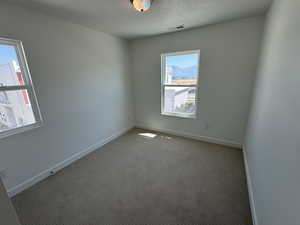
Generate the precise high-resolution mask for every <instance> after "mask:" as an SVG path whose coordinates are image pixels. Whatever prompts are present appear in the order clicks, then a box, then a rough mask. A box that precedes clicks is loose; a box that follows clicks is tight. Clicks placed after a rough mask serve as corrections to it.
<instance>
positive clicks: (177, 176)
mask: <svg viewBox="0 0 300 225" xmlns="http://www.w3.org/2000/svg"><path fill="white" fill-rule="evenodd" d="M147 133H153V132H150V131H146V130H141V129H133V130H131V131H130V132H128V133H127V134H125V135H123V136H122V137H120V138H118V139H116V140H114V141H112V142H111V143H109V144H107V145H105V146H104V147H102V148H100V149H99V150H97V151H95V152H93V153H91V154H90V155H88V156H86V157H85V158H83V159H81V160H79V161H77V162H75V163H73V164H72V165H70V166H69V167H67V168H65V169H63V170H61V171H60V172H58V173H57V174H55V175H54V176H51V177H49V178H48V179H46V180H44V181H42V182H40V183H39V184H37V185H34V186H33V187H32V188H30V189H28V190H26V191H24V192H23V193H20V194H18V195H17V196H15V197H14V198H13V204H14V206H15V208H16V210H17V213H18V215H19V217H20V220H21V222H22V223H23V225H33V224H34V225H47V224H49V225H54V224H60V225H80V224H82V225H83V224H85V225H100V224H103V225H104V224H110V225H119V224H128V225H129V224H130V225H142V224H143V225H152V224H153V225H154V224H159V225H162V224H165V225H167V224H168V225H171V224H176V225H183V224H185V225H192V224H194V225H196V224H197V225H200V224H209V225H250V224H252V221H251V214H250V209H249V201H248V193H247V186H246V177H245V169H244V164H243V156H242V151H241V150H238V149H234V148H228V147H223V146H219V145H215V144H209V143H205V142H201V141H195V140H190V139H186V138H181V137H176V136H172V135H167V134H162V133H156V132H154V133H155V134H156V136H155V137H148V136H149V135H148V134H147ZM150 136H151V135H150Z"/></svg>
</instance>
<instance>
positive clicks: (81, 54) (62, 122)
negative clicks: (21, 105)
mask: <svg viewBox="0 0 300 225" xmlns="http://www.w3.org/2000/svg"><path fill="white" fill-rule="evenodd" d="M0 36H1V37H5V38H11V39H18V40H22V41H23V45H24V49H25V52H26V55H27V59H28V63H29V67H30V70H31V74H32V78H33V82H34V85H35V89H36V93H37V98H38V101H39V104H40V108H41V112H42V114H43V118H44V121H45V123H44V126H43V127H41V128H38V129H35V130H32V131H28V132H25V133H22V134H18V135H14V136H10V137H8V138H5V139H1V140H0V170H1V169H5V170H6V175H7V177H6V179H5V180H4V182H5V185H6V187H7V188H8V189H12V188H14V187H16V186H17V185H19V184H21V183H22V182H26V181H28V179H30V178H33V177H34V179H35V178H36V177H35V176H36V175H39V174H40V173H42V172H43V171H45V170H46V169H48V168H51V167H53V166H54V165H56V164H58V163H60V162H62V161H64V160H65V159H69V158H70V157H72V156H74V155H75V154H78V153H79V152H81V151H83V150H87V149H88V150H89V149H91V148H93V146H97V145H100V144H101V143H102V142H103V141H104V140H105V141H106V140H107V138H110V137H111V136H114V135H116V134H119V133H120V132H121V131H124V130H126V129H127V128H129V127H131V126H132V125H133V123H132V121H130V120H131V117H132V111H131V108H132V103H131V98H132V94H131V87H130V85H131V81H130V73H129V63H128V43H127V41H125V40H122V39H119V38H116V37H113V36H111V35H108V34H105V33H101V32H97V31H93V30H91V29H87V28H85V27H82V26H79V25H74V24H71V23H67V22H65V21H61V20H57V19H55V18H52V17H48V16H46V15H42V14H39V13H38V12H36V11H33V10H31V9H25V8H22V7H18V6H15V5H13V4H12V5H10V4H4V3H1V5H0ZM77 156H78V155H77Z"/></svg>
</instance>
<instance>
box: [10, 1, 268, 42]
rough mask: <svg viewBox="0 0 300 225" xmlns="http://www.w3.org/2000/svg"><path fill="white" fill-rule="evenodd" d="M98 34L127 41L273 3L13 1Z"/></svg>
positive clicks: (254, 12) (255, 12)
mask: <svg viewBox="0 0 300 225" xmlns="http://www.w3.org/2000/svg"><path fill="white" fill-rule="evenodd" d="M12 1H14V2H16V3H22V4H23V5H24V6H29V7H34V8H36V9H38V10H40V11H43V12H45V13H48V14H51V15H54V16H58V17H62V18H64V19H66V20H69V21H71V22H73V23H77V24H81V25H84V26H87V27H90V28H93V29H96V30H99V31H103V32H107V33H110V34H113V35H117V36H120V37H124V38H128V39H131V38H137V37H142V36H148V35H155V34H162V33H167V32H172V31H174V30H175V27H176V26H177V25H181V24H184V25H185V27H186V28H192V27H197V26H203V25H207V24H212V23H218V22H222V21H226V20H231V19H235V18H240V17H247V16H252V15H258V14H261V13H263V12H265V11H266V9H267V8H268V7H269V6H270V4H271V2H272V0H154V2H153V5H152V7H151V9H150V10H149V11H147V12H144V13H140V12H137V11H135V10H134V9H133V8H132V6H131V4H130V1H129V0H10V2H12Z"/></svg>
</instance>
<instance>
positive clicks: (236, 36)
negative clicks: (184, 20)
mask: <svg viewBox="0 0 300 225" xmlns="http://www.w3.org/2000/svg"><path fill="white" fill-rule="evenodd" d="M263 27H264V17H262V16H261V17H253V18H248V19H241V20H236V21H233V22H229V23H222V24H217V25H212V26H206V27H202V28H198V29H193V30H187V31H183V32H178V33H173V34H165V35H160V36H155V37H151V38H145V39H139V40H134V41H131V43H130V47H131V48H130V50H131V60H132V61H131V65H132V73H133V82H134V93H135V94H134V95H135V111H136V124H137V125H138V126H143V127H149V128H152V129H159V130H169V131H175V132H177V133H182V134H187V135H190V136H208V137H210V138H217V139H220V140H225V142H226V143H234V144H235V143H237V145H239V143H242V142H243V138H244V134H245V129H246V122H247V118H248V111H249V103H250V98H251V93H252V87H253V86H252V85H253V82H254V79H255V74H256V68H257V58H258V56H259V49H260V44H261V37H262V33H263ZM193 49H200V50H201V65H200V88H199V102H198V104H199V106H198V115H197V119H196V120H193V119H181V118H175V117H167V116H162V115H160V111H161V110H160V106H161V103H160V100H161V97H160V94H161V93H160V80H161V78H160V76H161V73H160V69H161V68H160V55H161V54H162V53H168V52H175V51H183V50H193ZM207 127H208V129H206V128H207Z"/></svg>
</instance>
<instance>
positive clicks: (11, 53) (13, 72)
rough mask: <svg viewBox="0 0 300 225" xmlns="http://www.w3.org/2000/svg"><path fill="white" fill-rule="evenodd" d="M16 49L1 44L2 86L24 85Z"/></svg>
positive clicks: (0, 68)
mask: <svg viewBox="0 0 300 225" xmlns="http://www.w3.org/2000/svg"><path fill="white" fill-rule="evenodd" d="M24 84H25V83H24V79H23V75H22V73H21V69H20V64H19V60H18V57H17V51H16V48H15V47H14V46H13V45H5V44H0V86H18V85H24Z"/></svg>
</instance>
